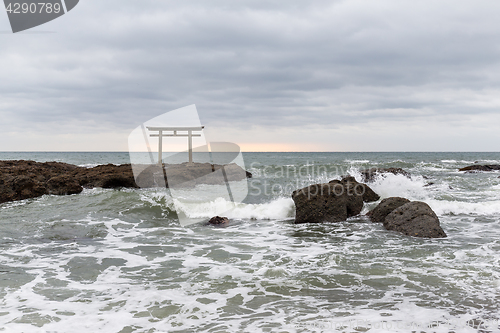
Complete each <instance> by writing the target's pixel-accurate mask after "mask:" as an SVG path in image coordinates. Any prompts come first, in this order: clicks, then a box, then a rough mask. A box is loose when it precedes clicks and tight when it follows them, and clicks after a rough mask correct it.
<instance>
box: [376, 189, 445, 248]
mask: <svg viewBox="0 0 500 333" xmlns="http://www.w3.org/2000/svg"><path fill="white" fill-rule="evenodd" d="M366 215H367V216H369V217H370V220H371V221H372V222H381V223H383V225H384V228H385V229H387V230H393V231H398V232H401V233H403V234H405V235H407V236H412V237H424V238H445V237H447V235H446V233H445V232H444V230H443V229H442V228H441V226H440V223H439V218H438V216H437V215H436V213H434V211H433V210H432V208H431V207H429V205H428V204H426V203H425V202H420V201H410V200H408V199H405V198H399V197H391V198H386V199H384V200H382V201H381V202H380V204H378V206H377V207H375V208H374V209H373V210H371V211H370V212H369V213H368V214H366Z"/></svg>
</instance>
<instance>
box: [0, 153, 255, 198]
mask: <svg viewBox="0 0 500 333" xmlns="http://www.w3.org/2000/svg"><path fill="white" fill-rule="evenodd" d="M165 167H166V168H167V166H165ZM163 169H164V168H163V167H162V166H158V165H144V166H138V165H134V169H132V165H130V164H122V165H114V164H107V165H99V166H96V167H94V168H83V167H78V166H75V165H71V164H67V163H60V162H45V163H39V162H34V161H24V160H19V161H0V203H3V202H7V201H16V200H23V199H29V198H36V197H39V196H42V195H44V194H55V195H66V194H76V193H80V192H81V191H82V190H83V188H94V187H102V188H117V187H129V188H137V187H168V181H165V175H166V174H165V172H164V170H163ZM134 170H135V171H136V172H137V173H138V175H137V183H136V181H135V178H134V172H133V171H134ZM168 170H169V172H171V174H172V178H173V179H174V180H175V179H177V181H181V182H182V181H192V182H193V183H194V184H198V183H203V184H218V183H221V179H222V183H224V181H234V180H242V179H246V178H248V177H251V174H250V173H248V172H246V171H245V170H243V169H242V168H240V167H239V166H237V165H236V164H229V165H211V164H209V163H206V164H202V163H195V164H194V165H193V166H188V165H186V164H176V165H168ZM214 170H215V172H214ZM217 172H218V173H219V174H220V175H219V176H218V177H215V173H217ZM177 175H179V177H177ZM197 178H200V179H197ZM167 180H168V177H167Z"/></svg>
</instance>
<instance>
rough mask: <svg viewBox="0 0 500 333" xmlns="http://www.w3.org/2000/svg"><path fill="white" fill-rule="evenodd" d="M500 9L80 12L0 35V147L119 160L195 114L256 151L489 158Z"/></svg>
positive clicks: (266, 6) (148, 4)
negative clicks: (140, 141) (166, 120)
mask: <svg viewBox="0 0 500 333" xmlns="http://www.w3.org/2000/svg"><path fill="white" fill-rule="evenodd" d="M499 14H500V3H499V2H498V1H495V0H485V1H481V2H480V3H478V2H477V1H464V0H459V1H457V0H455V1H449V0H445V1H439V2H436V1H428V0H423V1H418V2H415V1H406V0H378V1H368V0H339V1H309V2H305V1H288V2H283V1H259V0H257V1H220V0H219V1H210V2H207V1H201V0H200V1H188V2H181V1H166V0H165V1H163V0H161V1H158V0H141V1H123V0H121V1H118V0H106V1H98V0H86V1H80V4H79V5H78V6H77V7H76V8H75V9H74V10H72V11H71V12H70V13H68V14H67V15H65V16H63V17H61V18H59V19H57V20H54V21H53V22H50V23H48V24H46V25H43V26H40V27H38V28H35V29H33V30H31V31H28V32H26V33H19V34H15V35H13V34H9V33H2V34H0V40H1V45H2V47H1V48H0V61H1V64H2V65H1V66H0V79H1V80H0V117H1V119H2V120H1V121H0V150H126V149H127V147H126V143H127V135H128V133H129V132H130V131H131V130H132V129H133V128H135V127H136V126H138V125H139V124H140V123H142V122H144V121H147V120H148V119H150V118H152V117H155V116H157V115H159V114H161V113H163V112H166V111H169V110H173V109H177V108H180V107H183V106H185V105H190V104H196V105H197V107H198V111H199V113H200V117H201V119H202V122H203V123H204V124H205V125H206V126H207V130H208V128H212V129H216V131H212V132H213V134H212V137H213V138H214V139H216V140H224V141H232V142H235V143H240V144H241V145H242V146H243V147H244V148H245V147H246V149H250V150H261V149H262V150H264V149H265V150H275V149H276V150H318V151H320V150H326V151H330V150H331V151H335V150H355V151H373V150H376V151H377V150H378V151H388V150H403V151H407V150H420V151H431V150H455V151H463V150H473V151H485V150H486V151H488V150H489V151H498V150H499V149H498V145H497V142H498V139H499V134H498V132H499V131H498V130H499V128H498V127H499V126H498V124H499V122H498V120H499V119H498V118H499V114H500V113H499V110H500V75H499V74H500V21H499V20H498V15H499ZM0 26H1V28H0V30H3V31H5V32H7V31H8V30H9V24H8V20H7V15H6V14H5V13H4V14H1V15H0ZM36 32H38V33H36ZM46 32H53V33H46ZM259 147H260V148H259ZM266 147H267V148H266Z"/></svg>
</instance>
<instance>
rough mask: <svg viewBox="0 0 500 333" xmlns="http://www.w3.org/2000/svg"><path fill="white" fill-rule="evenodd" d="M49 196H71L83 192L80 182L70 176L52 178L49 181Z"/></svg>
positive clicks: (47, 185)
mask: <svg viewBox="0 0 500 333" xmlns="http://www.w3.org/2000/svg"><path fill="white" fill-rule="evenodd" d="M46 187H47V194H55V195H69V194H78V193H80V192H82V191H83V187H81V186H80V184H79V183H78V181H77V180H76V179H75V178H73V177H71V176H68V175H62V176H56V177H52V178H50V179H49V180H48V181H47V184H46Z"/></svg>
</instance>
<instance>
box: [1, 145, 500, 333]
mask: <svg viewBox="0 0 500 333" xmlns="http://www.w3.org/2000/svg"><path fill="white" fill-rule="evenodd" d="M0 159H32V160H37V161H53V160H56V161H62V162H68V163H73V164H77V165H83V166H87V167H91V166H94V165H98V164H104V163H115V164H121V163H128V162H129V160H128V154H125V153H0ZM244 160H245V164H246V169H247V170H248V171H250V172H252V173H253V175H254V177H253V178H252V179H249V180H247V181H242V182H240V183H238V184H236V185H237V186H240V187H241V188H244V187H245V186H248V189H249V194H248V196H247V198H246V199H245V201H244V202H243V203H239V204H236V205H234V204H232V203H231V202H228V201H226V200H224V199H217V200H214V201H212V202H201V201H200V200H198V201H197V200H196V198H197V195H198V194H199V193H202V192H204V191H205V192H206V191H219V190H221V189H220V188H218V187H217V186H214V187H213V188H211V187H210V186H209V185H200V186H198V187H196V188H194V189H191V190H188V191H186V193H184V196H182V197H174V198H172V197H171V195H170V193H169V192H168V190H166V189H119V190H109V189H92V190H84V191H83V193H81V194H78V195H72V196H43V197H40V198H37V199H30V200H24V201H19V202H12V203H5V204H1V205H0V220H1V223H0V249H1V251H0V331H2V332H75V331H77V330H81V331H83V330H84V331H86V332H96V331H106V332H370V333H373V332H500V327H499V319H500V312H499V304H500V256H499V252H500V217H499V216H500V178H499V176H500V173H477V174H464V173H463V172H458V168H460V167H463V166H466V165H470V164H474V163H475V162H478V163H481V164H500V154H499V153H247V154H244ZM368 167H400V168H403V169H405V170H407V171H408V172H410V173H411V175H412V176H411V179H410V178H407V177H405V176H402V175H398V176H395V175H392V174H391V175H387V176H386V177H380V178H378V179H377V180H376V181H375V182H374V183H373V184H371V185H370V186H371V187H372V188H373V189H374V190H375V191H376V192H377V193H378V194H380V196H381V197H382V198H385V197H390V196H402V197H406V198H408V199H411V200H420V201H424V202H426V203H428V204H429V205H430V206H431V207H432V208H433V209H434V211H435V212H436V213H437V214H438V216H439V218H440V221H441V226H442V227H443V229H444V230H445V232H446V233H447V234H448V237H447V238H445V239H420V238H410V237H407V236H404V235H402V234H399V233H395V232H390V231H386V230H385V229H384V228H383V226H382V225H381V224H378V223H371V222H369V221H368V220H367V219H366V218H365V217H363V216H359V217H355V218H351V219H349V220H347V221H344V222H341V223H324V224H302V225H295V224H294V223H293V218H294V214H295V208H294V204H293V201H292V200H291V199H290V194H291V192H292V191H293V190H294V189H297V188H301V187H303V186H306V185H310V184H315V183H320V182H327V181H329V180H331V179H335V178H339V177H340V176H341V175H342V174H346V173H351V174H353V175H355V176H356V177H357V179H358V180H361V177H360V175H359V172H358V170H360V169H365V168H368ZM375 205H376V203H372V204H367V205H365V208H364V210H363V212H362V213H363V214H364V213H366V212H367V211H368V210H369V209H370V208H372V207H374V206H375ZM174 208H177V209H179V210H182V214H185V215H186V216H188V217H192V218H200V217H206V218H209V217H212V216H214V215H217V214H223V215H225V216H228V217H229V218H231V223H230V225H229V226H227V227H225V228H220V227H213V226H207V225H204V224H202V223H196V224H192V225H189V226H186V227H183V226H181V225H180V224H179V221H178V219H177V214H176V210H175V209H174Z"/></svg>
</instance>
